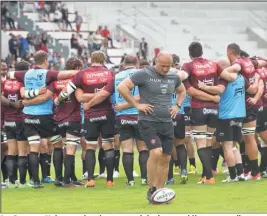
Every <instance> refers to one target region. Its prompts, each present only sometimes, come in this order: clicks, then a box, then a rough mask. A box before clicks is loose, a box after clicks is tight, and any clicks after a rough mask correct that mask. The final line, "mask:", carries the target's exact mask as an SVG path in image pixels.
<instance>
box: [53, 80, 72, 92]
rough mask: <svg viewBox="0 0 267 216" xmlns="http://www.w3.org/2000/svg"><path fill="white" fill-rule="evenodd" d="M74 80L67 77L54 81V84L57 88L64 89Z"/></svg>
mask: <svg viewBox="0 0 267 216" xmlns="http://www.w3.org/2000/svg"><path fill="white" fill-rule="evenodd" d="M70 81H72V78H71V79H66V80H59V81H55V82H54V86H55V88H56V89H57V90H63V89H64V88H65V86H66V85H67V84H68V83H69V82H70Z"/></svg>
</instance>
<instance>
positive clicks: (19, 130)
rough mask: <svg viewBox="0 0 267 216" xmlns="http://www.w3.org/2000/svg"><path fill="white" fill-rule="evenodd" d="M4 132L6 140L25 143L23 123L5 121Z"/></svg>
mask: <svg viewBox="0 0 267 216" xmlns="http://www.w3.org/2000/svg"><path fill="white" fill-rule="evenodd" d="M5 131H6V137H7V139H8V140H9V139H15V140H17V141H27V137H26V136H25V133H24V124H23V122H17V121H5Z"/></svg>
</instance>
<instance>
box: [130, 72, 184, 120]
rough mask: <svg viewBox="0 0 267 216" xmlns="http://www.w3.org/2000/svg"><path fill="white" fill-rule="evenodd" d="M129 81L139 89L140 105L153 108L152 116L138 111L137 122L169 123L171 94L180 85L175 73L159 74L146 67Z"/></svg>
mask: <svg viewBox="0 0 267 216" xmlns="http://www.w3.org/2000/svg"><path fill="white" fill-rule="evenodd" d="M130 79H131V80H132V82H133V83H134V85H135V86H138V88H139V95H140V103H141V104H151V105H153V106H154V108H153V110H154V112H153V113H152V114H147V115H146V114H145V113H144V112H141V111H139V120H147V121H156V122H171V121H172V119H171V115H170V107H171V106H172V94H173V92H174V91H175V89H176V88H177V87H178V86H180V85H181V80H180V78H179V76H178V75H177V73H176V72H172V71H169V72H168V73H167V74H166V75H161V74H159V73H158V72H157V71H156V69H155V67H148V68H144V69H141V70H139V71H138V72H136V73H135V74H133V75H132V76H131V77H130Z"/></svg>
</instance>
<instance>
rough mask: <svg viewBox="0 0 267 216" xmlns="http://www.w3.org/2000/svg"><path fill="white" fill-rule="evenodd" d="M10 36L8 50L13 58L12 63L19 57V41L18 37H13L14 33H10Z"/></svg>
mask: <svg viewBox="0 0 267 216" xmlns="http://www.w3.org/2000/svg"><path fill="white" fill-rule="evenodd" d="M9 36H10V39H9V41H8V48H9V52H10V54H11V56H12V60H11V61H14V60H16V59H17V57H18V41H17V37H16V36H15V35H13V34H12V33H10V34H9Z"/></svg>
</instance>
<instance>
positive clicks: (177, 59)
mask: <svg viewBox="0 0 267 216" xmlns="http://www.w3.org/2000/svg"><path fill="white" fill-rule="evenodd" d="M179 63H180V57H179V56H178V55H176V54H172V66H175V65H177V64H179Z"/></svg>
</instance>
